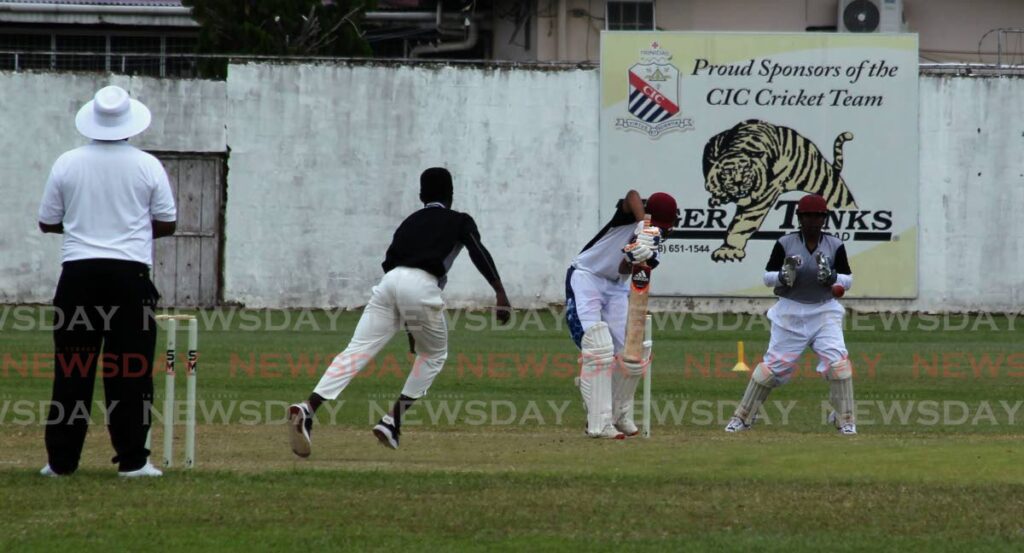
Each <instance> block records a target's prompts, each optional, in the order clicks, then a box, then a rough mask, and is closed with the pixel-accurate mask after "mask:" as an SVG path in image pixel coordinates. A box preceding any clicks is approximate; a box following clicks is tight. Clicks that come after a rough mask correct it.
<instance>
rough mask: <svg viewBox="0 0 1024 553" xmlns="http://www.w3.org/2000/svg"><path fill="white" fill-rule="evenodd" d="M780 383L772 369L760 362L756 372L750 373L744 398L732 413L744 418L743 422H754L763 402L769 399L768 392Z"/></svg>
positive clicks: (755, 369)
mask: <svg viewBox="0 0 1024 553" xmlns="http://www.w3.org/2000/svg"><path fill="white" fill-rule="evenodd" d="M779 384H780V382H779V380H778V379H777V378H776V377H775V375H774V374H773V373H772V371H771V369H769V368H768V367H767V366H766V365H765V364H764V363H759V364H758V365H757V367H755V368H754V373H753V374H752V375H750V381H749V382H747V389H746V390H745V391H744V392H743V398H742V399H741V400H740V404H739V405H737V406H736V411H735V412H733V414H732V415H733V416H734V417H737V418H739V419H740V420H742V421H743V424H746V425H751V424H754V419H755V418H756V417H757V411H758V409H760V408H761V404H762V403H764V400H766V399H768V394H770V393H771V391H772V389H774V388H776V387H778V386H779Z"/></svg>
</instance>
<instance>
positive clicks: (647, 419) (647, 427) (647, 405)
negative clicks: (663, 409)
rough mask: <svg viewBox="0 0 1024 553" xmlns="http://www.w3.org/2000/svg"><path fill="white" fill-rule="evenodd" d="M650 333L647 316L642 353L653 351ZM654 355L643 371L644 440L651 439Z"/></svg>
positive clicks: (642, 433)
mask: <svg viewBox="0 0 1024 553" xmlns="http://www.w3.org/2000/svg"><path fill="white" fill-rule="evenodd" d="M652 336H653V334H652V332H651V316H650V315H647V317H646V318H645V319H644V351H650V352H653V351H654V339H653V337H652ZM653 358H654V355H653V353H652V355H651V359H652V360H651V361H648V362H647V370H645V371H644V392H643V411H644V423H643V427H642V431H641V435H642V436H643V437H645V438H650V437H651V366H652V365H654V363H653Z"/></svg>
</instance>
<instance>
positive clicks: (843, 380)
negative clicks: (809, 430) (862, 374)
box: [825, 359, 856, 426]
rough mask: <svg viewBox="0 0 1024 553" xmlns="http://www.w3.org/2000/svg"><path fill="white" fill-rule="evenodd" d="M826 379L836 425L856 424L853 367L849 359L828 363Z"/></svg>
mask: <svg viewBox="0 0 1024 553" xmlns="http://www.w3.org/2000/svg"><path fill="white" fill-rule="evenodd" d="M825 376H826V377H827V378H828V388H829V402H830V403H832V408H833V409H835V411H836V423H837V424H838V425H840V426H842V425H845V424H856V416H855V415H856V414H855V412H854V399H853V366H852V365H851V364H850V360H849V359H840V360H839V361H836V362H835V363H830V364H829V366H828V371H827V372H826V373H825Z"/></svg>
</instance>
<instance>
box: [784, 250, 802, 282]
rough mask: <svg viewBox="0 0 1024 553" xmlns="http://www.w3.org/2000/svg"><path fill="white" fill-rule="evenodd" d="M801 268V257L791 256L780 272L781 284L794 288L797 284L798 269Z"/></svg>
mask: <svg viewBox="0 0 1024 553" xmlns="http://www.w3.org/2000/svg"><path fill="white" fill-rule="evenodd" d="M799 266H800V256H797V255H791V256H789V257H787V258H786V260H785V261H783V262H782V270H781V271H779V282H781V283H782V285H783V286H792V285H793V283H794V282H796V268H797V267H799Z"/></svg>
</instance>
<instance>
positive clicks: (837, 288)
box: [725, 194, 857, 435]
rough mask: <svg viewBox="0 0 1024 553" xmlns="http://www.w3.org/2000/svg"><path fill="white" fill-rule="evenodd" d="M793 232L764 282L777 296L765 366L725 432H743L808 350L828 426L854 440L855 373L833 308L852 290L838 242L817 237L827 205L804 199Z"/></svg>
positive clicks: (778, 247)
mask: <svg viewBox="0 0 1024 553" xmlns="http://www.w3.org/2000/svg"><path fill="white" fill-rule="evenodd" d="M796 214H797V220H798V221H799V223H800V230H799V232H793V233H790V234H787V235H785V236H783V237H782V238H780V239H779V240H778V241H777V242H776V243H775V248H774V249H773V250H772V254H771V257H770V258H769V260H768V265H767V266H766V267H765V273H764V283H765V285H766V286H772V287H773V288H774V291H775V295H776V296H778V297H779V301H778V302H776V304H775V305H774V306H772V308H771V309H769V310H768V320H770V321H771V323H772V333H771V339H770V341H769V343H768V351H767V352H766V353H765V354H764V359H763V361H762V362H761V363H759V364H758V365H757V367H756V368H755V369H754V371H753V373H752V374H751V377H750V381H749V382H748V383H747V390H746V392H744V394H743V399H741V400H740V404H739V406H737V407H736V411H735V412H734V413H733V416H732V418H731V419H730V420H729V423H728V424H727V425H726V427H725V431H726V432H740V431H743V430H747V429H749V428H750V427H751V425H753V424H754V420H755V419H756V418H757V411H758V409H759V408H760V407H761V404H762V403H764V400H765V399H767V398H768V394H769V393H771V391H772V390H773V389H775V388H777V387H779V386H782V385H783V384H785V383H786V382H788V381H789V379H790V377H791V376H792V375H793V371H794V370H795V368H796V361H797V359H798V358H799V357H800V355H801V354H803V351H804V350H805V349H807V346H810V347H811V349H813V350H814V352H815V353H816V354H817V355H818V366H817V372H818V374H820V375H822V376H824V377H825V379H826V380H828V384H829V400H830V403H831V404H832V408H833V411H832V412H831V414H829V417H828V420H829V422H830V423H832V424H833V425H835V427H836V429H837V430H838V431H839V433H840V434H844V435H852V434H856V433H857V424H856V421H855V420H854V402H853V367H852V366H851V365H850V359H849V354H848V352H847V351H846V342H845V340H844V339H843V316H844V315H845V311H844V310H843V306H842V305H840V304H839V302H838V301H836V298H838V297H842V295H843V293H844V292H845V290H847V289H849V288H850V286H851V285H852V284H853V274H852V273H851V271H850V262H849V259H848V258H847V255H846V246H845V245H844V244H843V241H842V240H840V239H838V238H836V237H835V236H832V235H831V234H825V233H823V232H822V228H823V227H824V225H825V221H826V219H827V218H828V205H827V204H826V203H825V198H823V197H821V196H819V195H817V194H808V195H807V196H804V197H803V198H800V202H799V203H798V204H797V208H796Z"/></svg>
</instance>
